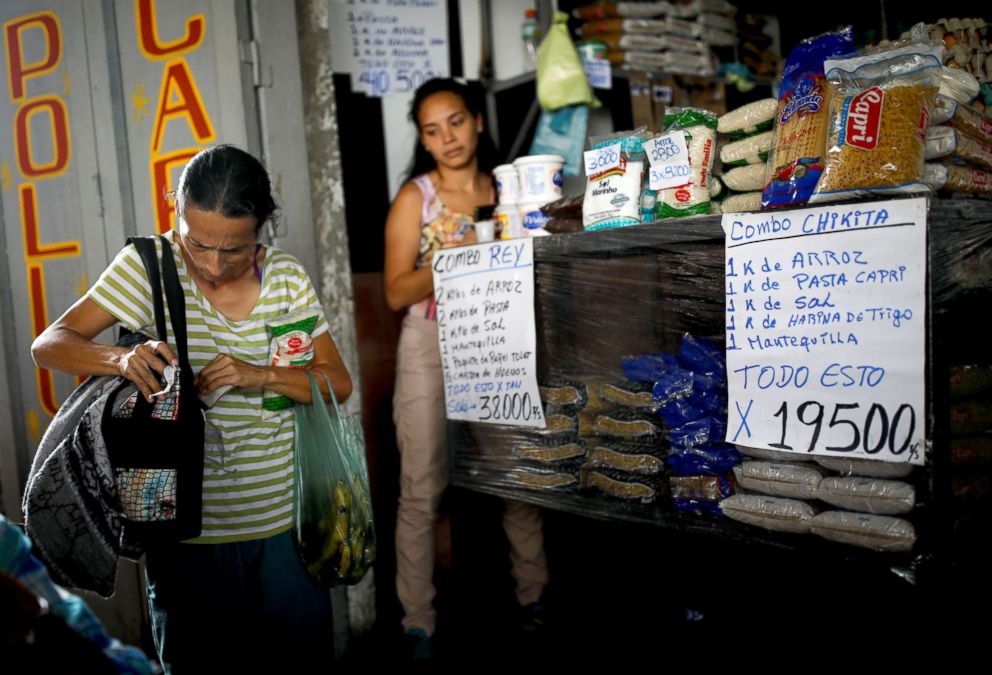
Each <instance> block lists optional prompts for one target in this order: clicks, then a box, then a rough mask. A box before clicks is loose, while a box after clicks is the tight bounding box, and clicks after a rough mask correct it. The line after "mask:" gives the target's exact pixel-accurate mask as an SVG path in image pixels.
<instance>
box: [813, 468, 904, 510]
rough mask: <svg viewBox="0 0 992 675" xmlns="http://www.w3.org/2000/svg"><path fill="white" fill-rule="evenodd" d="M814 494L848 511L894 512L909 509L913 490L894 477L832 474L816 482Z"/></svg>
mask: <svg viewBox="0 0 992 675" xmlns="http://www.w3.org/2000/svg"><path fill="white" fill-rule="evenodd" d="M816 497H817V499H820V500H821V501H825V502H827V503H828V504H832V505H834V506H838V507H840V508H842V509H847V510H850V511H859V512H861V513H882V514H898V513H908V512H910V511H912V510H913V505H914V504H916V489H915V488H914V487H913V486H912V485H910V484H909V483H904V482H902V481H896V480H883V479H880V478H861V477H858V476H851V477H836V476H833V477H830V478H824V479H823V480H822V481H821V482H820V487H819V489H818V490H817V492H816Z"/></svg>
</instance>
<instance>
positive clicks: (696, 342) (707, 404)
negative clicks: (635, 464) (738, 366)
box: [623, 334, 742, 515]
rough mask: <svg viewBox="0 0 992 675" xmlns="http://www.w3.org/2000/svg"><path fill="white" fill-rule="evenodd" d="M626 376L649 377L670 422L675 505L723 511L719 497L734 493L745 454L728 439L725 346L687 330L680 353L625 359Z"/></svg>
mask: <svg viewBox="0 0 992 675" xmlns="http://www.w3.org/2000/svg"><path fill="white" fill-rule="evenodd" d="M623 371H624V375H626V376H627V378H629V379H631V380H634V381H637V382H644V383H650V384H651V385H652V387H653V388H652V396H653V399H654V401H655V403H657V405H658V414H659V415H660V416H661V419H662V421H663V422H664V423H665V428H666V437H667V439H668V443H669V446H670V449H669V451H668V458H667V459H668V464H669V466H670V467H671V469H672V471H673V472H674V474H675V477H673V478H672V481H671V486H672V496H673V498H674V501H675V508H676V509H678V510H679V511H686V512H692V513H710V514H714V515H720V509H719V506H718V504H719V502H720V500H722V499H725V498H726V497H728V496H730V495H731V494H733V489H734V488H733V481H732V480H731V479H730V478H729V477H728V475H729V474H730V472H731V471H732V470H733V468H734V466H736V465H737V464H739V463H740V462H741V459H742V458H741V454H740V453H739V452H738V451H737V449H736V448H735V447H734V446H732V445H730V444H728V443H726V442H725V441H724V439H725V438H726V433H727V369H726V362H725V359H724V351H723V348H722V347H720V346H719V345H717V344H714V343H713V342H710V341H708V340H705V339H702V338H697V337H694V336H692V335H689V334H686V335H684V336H683V337H682V347H681V349H680V350H679V353H678V354H677V355H673V354H646V355H643V356H633V357H628V358H625V359H623Z"/></svg>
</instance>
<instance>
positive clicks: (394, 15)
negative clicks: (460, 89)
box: [328, 0, 449, 97]
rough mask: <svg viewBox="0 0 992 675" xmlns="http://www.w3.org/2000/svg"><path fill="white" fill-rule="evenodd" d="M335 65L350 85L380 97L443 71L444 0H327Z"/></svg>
mask: <svg viewBox="0 0 992 675" xmlns="http://www.w3.org/2000/svg"><path fill="white" fill-rule="evenodd" d="M328 9H329V21H330V26H331V59H332V61H333V63H334V70H335V71H337V72H348V73H351V78H352V88H353V89H355V90H357V91H363V92H365V93H366V94H367V95H369V96H374V97H382V96H388V95H390V94H403V93H407V92H412V91H414V90H415V89H416V88H417V87H419V86H420V85H421V84H423V83H424V82H425V81H426V80H429V79H431V78H432V77H446V76H447V75H448V73H449V63H448V15H447V7H446V4H445V2H444V0H331V1H330V2H329V3H328Z"/></svg>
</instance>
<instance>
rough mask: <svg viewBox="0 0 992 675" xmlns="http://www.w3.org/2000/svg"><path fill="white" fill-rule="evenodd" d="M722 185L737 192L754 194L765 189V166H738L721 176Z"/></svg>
mask: <svg viewBox="0 0 992 675" xmlns="http://www.w3.org/2000/svg"><path fill="white" fill-rule="evenodd" d="M723 183H724V185H726V186H727V187H728V188H730V189H731V190H736V191H737V192H754V191H755V190H760V189H761V188H763V187H765V165H764V164H750V165H748V166H739V167H737V168H736V169H731V170H730V171H728V172H727V173H725V174H723Z"/></svg>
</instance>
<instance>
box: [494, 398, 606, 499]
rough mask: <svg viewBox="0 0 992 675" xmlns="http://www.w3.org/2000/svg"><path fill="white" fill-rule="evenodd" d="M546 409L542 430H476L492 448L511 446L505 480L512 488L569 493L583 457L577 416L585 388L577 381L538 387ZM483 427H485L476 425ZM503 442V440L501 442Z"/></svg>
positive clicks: (575, 486) (573, 488)
mask: <svg viewBox="0 0 992 675" xmlns="http://www.w3.org/2000/svg"><path fill="white" fill-rule="evenodd" d="M540 393H541V400H542V402H543V404H544V408H545V416H544V417H545V422H546V426H545V428H544V429H538V430H529V429H522V428H518V429H500V430H492V429H478V430H477V431H476V434H477V435H481V436H482V439H483V440H485V437H486V436H487V435H488V436H489V437H490V438H491V440H494V441H495V442H494V443H493V446H494V447H499V446H500V445H501V444H504V443H506V444H508V445H510V453H511V455H512V456H513V458H514V460H515V462H514V463H513V464H512V465H511V466H509V468H506V467H505V466H504V467H503V468H504V471H505V475H504V478H505V479H506V481H507V483H508V484H509V485H511V486H513V487H522V488H527V489H530V490H537V491H541V492H548V491H552V492H571V491H573V490H575V489H576V488H577V487H578V483H579V476H578V469H579V466H580V465H581V464H582V461H583V458H584V457H585V456H586V451H587V449H586V445H585V443H584V442H583V441H582V440H581V439H580V438H579V422H578V412H579V411H580V410H581V409H582V408H583V407H584V406H585V405H586V403H587V401H588V395H587V393H586V386H585V384H583V383H582V382H577V381H558V380H555V381H551V382H545V383H542V384H541V386H540ZM479 426H485V425H479ZM500 439H502V440H500Z"/></svg>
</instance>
